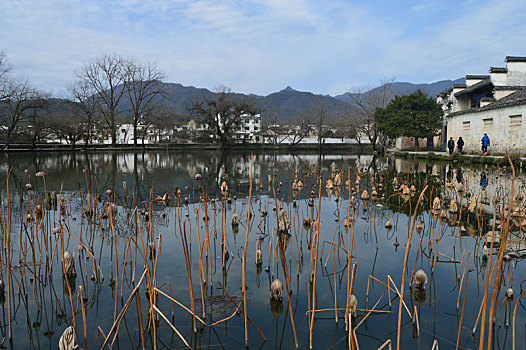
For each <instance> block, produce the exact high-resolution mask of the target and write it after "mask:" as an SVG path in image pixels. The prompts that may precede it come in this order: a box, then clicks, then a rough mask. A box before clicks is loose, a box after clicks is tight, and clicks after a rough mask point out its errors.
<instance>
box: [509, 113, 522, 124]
mask: <svg viewBox="0 0 526 350" xmlns="http://www.w3.org/2000/svg"><path fill="white" fill-rule="evenodd" d="M521 125H522V115H521V114H518V115H510V126H521Z"/></svg>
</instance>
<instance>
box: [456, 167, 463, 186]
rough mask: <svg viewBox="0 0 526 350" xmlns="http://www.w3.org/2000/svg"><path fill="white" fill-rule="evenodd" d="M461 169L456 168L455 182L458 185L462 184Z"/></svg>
mask: <svg viewBox="0 0 526 350" xmlns="http://www.w3.org/2000/svg"><path fill="white" fill-rule="evenodd" d="M462 177H463V176H462V168H458V169H457V182H458V183H461V182H462Z"/></svg>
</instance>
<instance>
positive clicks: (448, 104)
mask: <svg viewBox="0 0 526 350" xmlns="http://www.w3.org/2000/svg"><path fill="white" fill-rule="evenodd" d="M505 62H506V67H502V68H501V67H491V68H490V69H489V73H490V74H489V75H466V84H456V85H454V86H453V87H452V88H450V89H448V90H445V91H443V92H441V93H439V94H438V98H437V102H438V103H440V104H441V105H442V109H443V110H444V115H445V117H446V121H447V130H446V133H447V137H445V138H444V139H449V137H453V138H454V139H455V140H457V139H458V137H459V136H462V138H463V139H464V142H465V146H464V148H465V150H466V151H478V150H480V146H481V144H480V139H481V138H482V136H483V135H484V133H487V134H488V135H489V137H490V139H491V149H492V150H494V151H497V152H505V151H511V152H515V153H519V152H521V153H522V152H525V151H526V138H525V137H524V134H525V133H526V124H525V123H524V122H523V118H524V115H525V114H526V57H511V56H507V57H506V59H505ZM521 135H523V136H521ZM444 136H445V135H444Z"/></svg>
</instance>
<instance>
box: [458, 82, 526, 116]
mask: <svg viewBox="0 0 526 350" xmlns="http://www.w3.org/2000/svg"><path fill="white" fill-rule="evenodd" d="M520 105H526V89H522V90H519V91H515V92H514V93H512V94H509V95H508V96H506V97H503V98H501V99H500V100H497V101H495V102H493V103H491V104H489V105H487V106H484V107H480V108H472V109H468V110H465V111H458V112H453V113H450V114H449V115H448V117H453V116H455V115H461V114H467V113H477V112H482V111H489V110H493V109H500V108H507V107H513V106H520Z"/></svg>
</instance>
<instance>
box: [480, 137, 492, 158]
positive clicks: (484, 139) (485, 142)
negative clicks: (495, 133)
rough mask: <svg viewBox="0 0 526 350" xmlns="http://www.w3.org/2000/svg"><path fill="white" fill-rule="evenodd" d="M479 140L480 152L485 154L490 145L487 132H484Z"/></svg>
mask: <svg viewBox="0 0 526 350" xmlns="http://www.w3.org/2000/svg"><path fill="white" fill-rule="evenodd" d="M480 142H481V143H482V153H484V155H486V154H487V153H488V147H489V146H490V142H489V137H488V134H486V133H484V136H482V139H481V140H480Z"/></svg>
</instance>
